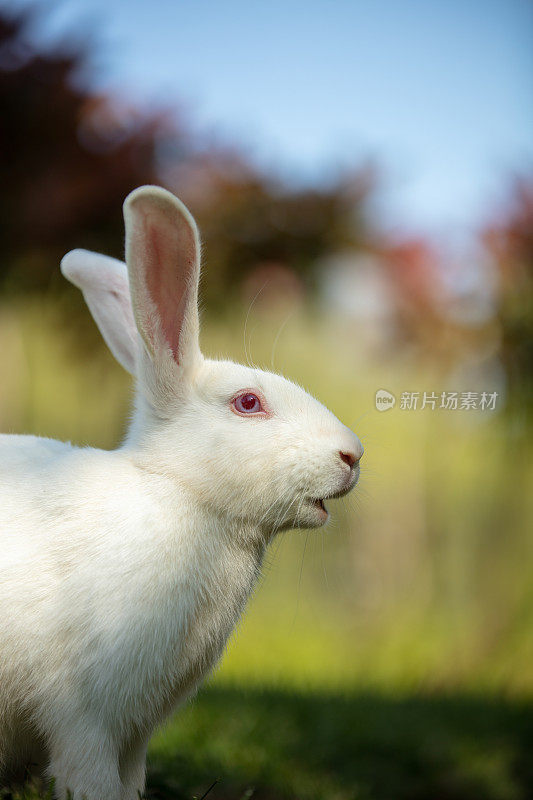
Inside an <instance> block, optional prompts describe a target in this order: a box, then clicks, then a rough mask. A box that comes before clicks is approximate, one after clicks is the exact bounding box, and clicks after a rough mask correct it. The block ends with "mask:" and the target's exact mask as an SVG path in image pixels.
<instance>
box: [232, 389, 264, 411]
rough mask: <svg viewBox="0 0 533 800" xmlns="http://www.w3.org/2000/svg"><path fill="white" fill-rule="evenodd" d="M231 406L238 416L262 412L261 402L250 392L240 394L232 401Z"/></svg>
mask: <svg viewBox="0 0 533 800" xmlns="http://www.w3.org/2000/svg"><path fill="white" fill-rule="evenodd" d="M233 405H234V407H235V410H236V411H238V412H239V414H258V413H259V412H260V411H264V408H263V406H262V405H261V400H260V399H259V398H258V396H257V395H256V394H252V393H251V392H246V394H240V395H239V396H238V397H236V398H235V400H234V401H233Z"/></svg>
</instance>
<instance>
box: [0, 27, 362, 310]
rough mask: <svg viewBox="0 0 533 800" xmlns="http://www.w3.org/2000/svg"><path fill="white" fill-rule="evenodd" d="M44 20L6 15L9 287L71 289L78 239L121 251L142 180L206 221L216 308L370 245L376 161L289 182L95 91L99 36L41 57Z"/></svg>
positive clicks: (306, 277) (3, 230)
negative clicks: (260, 284) (71, 258)
mask: <svg viewBox="0 0 533 800" xmlns="http://www.w3.org/2000/svg"><path fill="white" fill-rule="evenodd" d="M31 19H32V18H31V16H28V14H26V15H19V16H17V17H7V16H5V14H4V16H1V15H0V118H1V120H2V122H1V127H0V168H1V170H2V176H3V184H4V185H3V191H2V195H1V198H0V243H1V245H2V255H3V259H2V263H1V264H0V286H1V287H2V288H3V290H4V291H11V292H15V291H20V292H25V293H27V292H28V291H31V290H36V291H41V290H43V289H46V288H49V287H50V286H52V288H53V287H54V286H55V285H62V282H61V280H60V278H59V272H58V269H57V266H58V261H59V259H60V258H61V256H62V255H63V254H64V253H65V252H66V251H67V250H68V249H70V248H72V247H86V248H89V249H95V250H102V251H104V252H107V253H110V254H113V255H116V256H120V255H121V253H120V249H121V248H120V247H119V246H118V245H119V243H121V242H122V238H123V228H122V219H121V205H122V201H123V199H124V197H125V196H126V194H127V193H128V192H129V191H130V190H131V189H132V188H134V187H135V186H138V185H140V184H142V183H162V184H163V185H165V186H168V188H170V189H173V190H174V191H175V192H176V193H177V194H179V195H180V196H181V197H183V198H184V199H185V201H186V202H187V203H188V204H189V205H190V206H191V209H192V211H193V213H194V214H195V216H197V218H198V220H199V223H200V228H201V232H202V238H203V241H204V243H205V246H206V247H205V250H206V253H207V259H208V265H209V269H208V270H207V272H206V281H205V284H204V296H205V297H206V299H207V301H208V306H209V308H210V309H212V308H214V307H215V306H217V305H218V306H221V305H224V304H227V302H228V301H230V300H231V298H232V297H233V296H234V294H235V292H236V291H238V289H239V287H240V286H241V285H242V283H243V280H244V278H245V276H246V277H249V276H252V278H253V276H254V274H255V273H257V274H258V275H261V276H264V275H266V282H267V283H268V282H270V283H271V284H272V286H271V289H272V291H271V292H270V296H273V294H275V291H276V290H278V291H279V292H283V291H284V289H285V288H286V287H287V286H289V285H293V286H296V285H298V286H299V287H300V289H301V291H302V292H303V291H305V289H306V288H312V287H313V286H314V278H315V272H314V270H315V265H316V264H317V262H318V259H319V258H320V257H321V256H322V255H324V254H325V253H328V252H330V251H334V250H335V249H337V248H339V247H344V248H345V247H347V246H350V247H354V248H358V247H361V246H363V244H364V241H365V238H366V237H367V231H366V228H367V226H366V223H365V221H364V220H365V217H364V210H365V207H366V199H367V196H368V194H369V193H370V191H371V190H372V188H373V185H374V173H373V171H372V170H371V169H367V168H363V169H361V170H360V171H358V172H355V173H352V174H350V175H348V176H347V177H345V178H343V179H339V180H338V181H336V182H333V183H332V184H331V185H330V186H328V187H324V188H321V189H305V190H298V191H297V190H290V189H288V188H287V187H286V186H284V185H283V183H282V182H281V181H279V180H276V179H275V178H272V177H271V176H267V175H265V174H264V173H263V172H261V171H260V170H259V169H258V168H256V167H254V166H253V165H252V164H251V163H250V162H249V160H248V159H247V158H245V157H244V156H243V155H242V154H241V153H239V152H238V151H237V152H229V151H228V150H227V149H222V148H220V147H213V146H206V144H205V142H203V141H202V137H201V136H200V137H196V138H195V140H194V142H193V137H190V136H189V135H188V134H186V133H185V131H184V129H183V128H181V127H180V126H179V125H178V123H177V121H176V114H175V113H174V112H170V111H160V112H157V113H154V112H150V114H146V113H142V112H140V111H139V110H138V109H135V108H131V107H129V106H125V105H124V104H123V103H121V102H120V100H119V99H117V98H115V97H107V96H101V95H97V94H94V93H93V92H91V91H90V89H88V88H84V87H83V86H82V85H81V82H80V81H79V80H76V77H77V76H79V74H80V73H82V72H85V73H86V72H87V69H86V66H87V63H88V55H89V50H90V48H89V44H88V43H85V44H84V43H83V42H80V40H79V39H77V40H76V39H70V40H69V44H68V45H65V44H63V43H58V44H56V45H55V46H54V47H52V48H50V47H48V49H47V50H46V51H43V52H40V51H39V48H38V47H36V46H35V44H32V43H31V41H30V40H29V38H28V37H27V35H26V31H27V28H28V25H29V23H30V22H31ZM73 42H74V43H73ZM86 83H87V82H86ZM260 280H262V277H261V278H260ZM249 284H250V285H254V282H253V280H252V281H251V283H250V282H249Z"/></svg>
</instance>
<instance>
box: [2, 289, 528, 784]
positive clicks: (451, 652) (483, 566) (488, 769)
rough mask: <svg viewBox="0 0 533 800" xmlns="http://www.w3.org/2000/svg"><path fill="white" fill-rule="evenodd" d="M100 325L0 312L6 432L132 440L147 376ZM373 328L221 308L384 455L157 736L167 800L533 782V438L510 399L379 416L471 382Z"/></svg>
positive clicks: (245, 340)
mask: <svg viewBox="0 0 533 800" xmlns="http://www.w3.org/2000/svg"><path fill="white" fill-rule="evenodd" d="M80 324H81V323H80V322H79V320H78V318H77V317H75V316H74V315H72V314H70V313H69V308H68V305H67V304H65V303H57V302H51V301H46V300H42V299H41V300H35V301H31V302H30V301H27V302H25V303H18V304H17V303H11V304H7V303H5V304H4V305H2V306H0V348H1V350H0V353H1V355H0V363H1V368H2V381H1V383H0V427H1V428H2V430H4V431H8V432H29V433H39V434H41V435H46V436H53V437H57V438H61V439H69V440H71V441H73V442H74V443H76V444H80V445H94V446H100V447H106V448H107V447H113V446H114V445H116V444H117V443H118V442H119V441H120V438H121V436H122V435H123V432H124V428H125V424H126V420H127V416H128V409H129V404H130V399H131V385H130V379H129V376H128V375H126V373H124V372H123V371H122V370H121V368H120V367H119V366H118V365H117V364H115V362H114V361H113V359H112V357H111V356H110V355H109V354H107V352H106V351H105V349H104V347H103V346H101V345H100V343H99V340H98V339H97V338H96V335H91V334H90V333H89V332H88V331H89V329H88V327H84V326H83V325H82V327H80ZM88 325H89V323H87V326H88ZM359 334H360V332H359V331H358V330H357V329H356V328H350V327H347V326H346V325H342V324H341V323H340V322H339V321H333V320H331V319H326V318H322V317H317V316H316V314H314V313H312V312H310V311H308V312H301V313H296V314H293V315H292V316H291V317H290V318H289V319H287V318H286V317H285V316H284V315H283V314H280V315H275V314H272V315H270V316H268V315H263V314H261V313H259V312H255V313H254V312H253V311H252V313H250V315H249V317H248V320H246V319H245V317H244V315H241V313H240V312H234V313H231V314H230V313H228V314H227V315H226V316H225V317H224V318H221V319H217V320H206V321H205V325H204V332H203V337H202V342H203V349H204V352H205V353H206V354H207V355H210V356H215V357H216V356H230V357H233V358H235V359H237V360H241V361H246V360H247V359H251V360H253V362H254V363H256V364H258V365H259V366H263V367H265V368H267V369H271V368H272V365H274V368H275V369H276V371H280V372H282V373H283V374H285V375H286V376H287V377H290V378H292V379H293V380H295V381H297V382H299V383H301V384H302V385H303V386H305V387H306V388H307V389H308V390H310V391H311V392H312V393H313V394H315V395H316V396H317V397H318V398H319V399H320V400H321V401H323V402H324V403H325V404H326V405H328V406H329V407H330V408H331V409H332V410H333V411H334V412H335V413H336V414H337V416H339V417H340V418H341V419H342V420H343V421H344V422H345V423H346V424H347V425H349V426H350V427H352V428H353V429H354V430H355V431H356V432H357V433H358V435H359V436H360V438H361V439H362V441H363V443H364V445H365V450H366V452H365V456H364V459H363V462H362V476H361V481H360V485H359V487H358V489H357V490H356V491H355V492H354V493H352V495H351V496H350V497H348V498H346V499H344V500H342V501H334V502H331V503H330V512H331V516H332V521H331V522H330V524H329V525H328V527H327V528H325V529H322V530H320V531H311V532H290V533H288V534H285V535H283V536H282V537H280V538H279V539H278V540H277V541H275V542H274V544H273V546H272V548H271V550H270V553H269V557H268V560H267V564H266V566H265V570H264V575H263V577H262V580H261V583H260V586H259V587H258V591H257V592H256V594H255V596H254V598H253V599H252V601H251V603H250V605H249V609H248V612H247V614H246V617H245V619H244V621H243V623H242V624H241V626H240V628H239V629H238V630H237V632H236V634H235V635H234V637H233V639H232V641H231V642H230V644H229V646H228V652H227V655H226V657H225V659H224V660H223V662H222V665H221V667H220V668H219V670H218V671H217V673H216V674H215V675H214V676H213V677H212V679H211V680H210V682H209V684H208V686H207V688H205V689H203V690H202V691H201V693H200V695H199V697H198V699H197V700H196V701H194V702H193V703H192V704H191V705H190V706H189V707H188V708H187V709H185V710H184V711H182V712H181V713H180V714H178V716H177V718H176V720H174V721H172V722H171V723H170V724H169V726H167V727H166V728H165V729H164V730H163V731H161V732H160V733H158V735H157V736H156V737H155V739H154V741H153V743H152V747H151V757H150V761H149V763H150V764H151V772H150V780H149V791H151V792H152V793H153V796H156V797H157V796H159V797H167V798H170V797H176V798H181V797H184V798H185V797H193V795H196V796H197V797H201V796H202V793H203V792H205V791H206V790H207V789H208V788H209V786H210V785H211V784H212V783H213V782H214V781H215V780H216V779H219V782H218V783H217V784H216V786H215V787H214V788H213V789H212V790H211V793H210V797H213V798H216V797H218V798H236V799H237V798H244V797H251V796H254V797H262V798H277V797H301V798H310V799H311V798H338V800H348V799H349V798H354V800H355V799H356V798H364V799H365V800H366V799H367V798H368V800H370V799H372V800H373V799H374V798H384V799H385V798H387V799H388V798H390V799H391V800H394V799H395V798H428V799H429V798H431V800H433V798H435V799H436V798H450V799H451V798H457V799H459V798H472V799H473V798H479V797H487V798H501V800H503V799H504V798H505V799H507V798H508V799H509V800H515V798H516V800H518V799H519V798H524V799H525V798H526V797H529V796H531V795H532V794H533V774H532V768H531V766H527V765H528V764H530V760H529V758H528V755H527V753H528V752H529V751H528V747H529V749H530V743H531V741H533V728H532V717H531V710H532V709H531V703H532V699H531V698H532V695H533V537H532V536H531V530H532V528H533V525H532V522H533V493H532V491H531V486H532V478H533V474H532V473H533V467H532V459H531V450H532V443H531V440H530V439H528V438H527V437H526V436H524V434H523V432H522V433H521V434H520V435H517V434H516V431H514V430H513V426H512V425H510V424H509V420H508V419H507V418H506V417H505V415H504V414H502V413H491V412H488V411H485V412H481V411H441V410H437V409H436V410H429V409H424V410H420V409H418V410H416V411H414V410H410V411H407V410H402V409H400V408H399V403H397V405H396V407H395V408H394V409H392V410H390V411H387V412H385V413H383V412H381V413H380V412H378V411H377V410H376V409H375V404H374V395H375V392H376V390H377V389H381V388H385V389H387V390H389V391H391V392H393V393H394V394H395V395H396V397H397V398H398V399H399V397H400V395H401V393H402V392H403V391H406V390H409V391H420V392H423V391H425V390H426V391H435V392H437V393H438V392H439V391H440V390H441V389H442V388H453V389H458V390H460V391H461V390H463V389H468V388H469V387H468V386H452V387H450V386H449V385H448V384H447V383H446V381H447V375H446V373H445V372H444V369H443V367H442V365H441V364H440V363H439V362H438V361H435V360H432V359H431V358H428V357H426V358H425V359H421V358H418V359H415V358H414V357H408V356H407V355H406V354H405V353H404V352H402V351H400V350H397V349H395V348H394V345H393V343H391V348H390V352H389V353H387V355H383V354H382V355H381V356H380V357H379V359H378V358H377V357H376V356H373V355H371V354H370V353H369V352H368V350H366V349H365V348H363V347H362V346H361V345H360V344H358V341H359ZM487 388H488V389H490V388H491V387H487ZM527 742H529V746H528V745H527ZM250 792H251V794H250Z"/></svg>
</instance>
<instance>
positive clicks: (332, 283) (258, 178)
mask: <svg viewBox="0 0 533 800" xmlns="http://www.w3.org/2000/svg"><path fill="white" fill-rule="evenodd" d="M532 45H533V10H532V6H531V5H530V4H529V3H526V2H505V3H504V2H489V3H483V4H481V3H477V2H469V3H465V4H454V3H441V2H436V3H432V4H422V3H418V2H413V3H402V4H397V3H393V2H379V3H376V4H373V6H372V8H368V7H366V6H363V4H359V3H353V4H352V3H345V2H338V3H332V4H325V3H320V2H311V3H309V4H305V7H304V6H303V4H294V7H291V4H286V5H284V6H282V5H281V4H279V3H278V2H274V3H272V4H269V6H268V13H267V11H266V10H265V8H260V7H259V6H258V5H257V6H254V4H248V5H247V6H245V5H244V4H241V3H239V2H231V3H229V4H220V6H218V7H216V8H215V7H214V6H211V5H210V4H208V3H205V2H199V3H191V2H184V3H166V2H162V0H157V2H152V3H150V4H140V3H137V2H131V3H129V4H128V6H127V7H126V4H125V3H122V2H116V3H115V4H112V5H110V4H104V3H100V2H98V0H83V2H80V3H79V4H78V3H61V2H57V3H55V4H49V5H48V4H43V3H41V4H32V5H30V4H28V3H24V2H11V3H4V4H3V5H2V6H0V120H1V121H0V175H1V177H2V190H1V192H0V240H1V245H2V247H1V253H2V258H1V261H0V366H1V379H0V426H1V428H2V430H4V431H9V432H24V433H28V432H31V433H39V434H41V435H46V436H53V437H58V438H62V439H69V440H71V441H73V442H75V443H77V444H80V445H96V446H101V447H106V448H109V447H113V446H115V445H116V444H117V443H119V442H120V440H121V437H122V436H123V434H124V426H125V424H126V420H127V418H128V409H129V404H130V399H131V385H130V380H129V377H128V376H127V375H126V374H125V373H124V372H123V371H122V370H121V368H120V367H119V366H118V365H117V364H116V363H115V362H114V361H113V359H112V357H111V356H110V354H109V353H108V352H107V351H106V349H105V346H104V344H103V342H102V341H101V340H100V337H99V334H98V332H97V330H96V327H95V326H94V324H93V322H92V320H91V318H90V316H89V313H88V311H87V310H86V308H85V306H84V304H83V301H82V298H81V296H80V295H79V294H78V293H77V291H76V290H74V289H73V288H72V287H70V286H69V285H65V284H66V282H65V281H64V280H63V279H62V277H61V275H60V273H59V270H58V264H59V260H60V258H61V256H62V255H63V254H64V253H65V252H66V251H67V250H68V249H70V248H72V247H86V248H89V249H94V250H99V251H103V252H106V253H109V254H111V255H115V256H117V257H121V256H122V254H123V228H122V220H121V204H122V201H123V199H124V197H125V195H126V194H127V193H128V192H129V191H130V190H131V189H132V188H134V187H135V186H137V185H139V184H142V183H158V184H161V185H164V186H166V187H167V188H169V189H171V190H173V191H175V192H176V193H177V194H178V195H179V196H180V197H181V198H182V199H183V200H184V201H185V202H186V203H187V204H188V206H189V207H190V209H191V211H192V212H193V214H194V216H195V217H196V218H197V220H198V222H199V225H200V229H201V234H202V239H203V243H204V274H203V278H202V309H203V311H202V319H203V334H202V344H203V349H204V351H205V352H206V353H207V354H209V355H214V356H217V355H229V356H230V357H233V358H235V359H237V360H242V361H245V360H247V359H250V360H253V361H254V362H255V363H258V364H260V365H262V366H264V367H266V368H267V369H275V370H276V371H280V372H282V373H284V374H286V375H287V376H288V377H290V378H292V379H294V380H296V381H298V382H300V383H302V384H303V385H304V386H306V387H307V388H309V390H310V391H311V392H313V393H314V394H315V395H316V396H317V397H319V398H320V399H321V400H322V401H323V402H324V403H325V404H327V405H328V406H329V407H331V408H332V409H333V410H334V412H335V413H336V414H337V415H338V416H339V417H340V418H341V419H342V420H343V421H344V422H346V424H348V425H349V426H351V427H352V428H353V429H354V430H355V431H356V432H357V433H358V434H359V436H360V438H361V439H362V441H363V443H364V444H365V448H366V452H365V456H364V461H363V464H362V477H361V481H360V486H359V488H358V489H357V491H356V492H355V493H354V494H353V495H352V496H350V497H349V498H347V499H345V500H343V501H338V502H337V503H335V504H333V503H332V504H331V511H332V518H333V519H332V522H331V523H330V525H329V526H328V528H327V529H326V530H320V531H314V532H304V533H301V532H300V533H294V532H291V533H290V534H287V535H285V536H283V537H282V538H281V537H280V538H279V540H278V541H276V543H275V544H274V545H273V547H272V549H271V552H270V555H269V558H268V563H267V565H266V568H265V571H264V576H263V578H262V580H261V584H260V587H259V589H258V591H257V593H256V595H255V597H254V598H253V600H252V601H251V603H250V607H249V610H248V613H247V615H246V618H245V620H244V622H243V624H242V625H241V627H240V629H239V630H238V631H237V633H236V635H235V637H234V638H233V640H232V642H231V643H230V645H229V648H228V654H227V656H226V658H225V660H224V662H223V664H222V666H221V668H220V669H219V671H218V672H217V674H216V675H215V676H214V678H213V679H212V681H211V682H210V685H209V688H208V689H206V690H203V691H202V693H201V694H200V697H199V699H198V701H197V702H196V703H195V705H193V706H191V707H190V708H188V709H187V710H186V711H185V712H183V713H182V714H180V715H178V717H177V719H176V720H175V721H173V722H172V723H171V725H170V726H169V727H167V728H166V729H165V730H164V731H162V732H161V733H160V734H159V735H158V737H157V738H156V740H155V741H154V744H153V747H152V751H151V759H150V764H151V772H150V782H149V787H150V791H151V792H152V794H153V796H159V797H169V798H170V797H182V796H183V797H191V796H192V795H193V794H196V796H201V795H202V793H203V792H204V791H205V790H206V789H207V788H208V787H209V786H210V784H211V783H212V782H214V781H215V779H219V783H217V785H216V786H215V787H214V788H213V789H212V796H213V797H215V796H217V797H219V798H223V797H232V798H233V797H235V798H238V797H252V795H253V796H254V797H265V798H267V797H268V798H271V797H302V798H318V797H327V798H339V800H345V798H346V800H347V798H403V797H405V798H432V800H433V798H450V799H451V798H457V799H459V798H463V797H464V798H470V797H472V798H477V797H488V798H501V799H503V798H509V800H515V799H516V800H518V799H519V798H524V799H525V798H526V797H529V796H531V794H532V793H533V770H532V768H531V765H530V764H531V762H530V756H529V751H530V744H531V741H533V729H532V722H531V720H532V717H531V697H532V693H533V667H532V664H533V539H532V535H531V530H532V525H533V493H532V490H531V489H532V478H533V464H532V460H531V452H532V434H531V424H530V423H531V412H532V400H533V396H532V395H533V372H532V366H533V308H532V300H533V169H532V167H533V143H532V142H533V140H531V138H530V137H531V132H532V131H533V101H532V98H533V93H532V92H531V89H533V86H532V84H533V71H530V69H531V67H532V66H533V65H532V63H531V62H532V60H533V57H532V55H531V53H533V47H532ZM195 59H196V60H195ZM383 389H384V390H387V391H388V392H391V393H392V394H394V396H395V398H396V404H395V406H394V407H393V408H391V409H389V410H388V411H385V412H384V411H380V410H378V409H377V408H376V403H375V394H376V392H377V391H378V390H383ZM424 392H425V393H426V394H427V395H430V394H431V395H433V394H434V395H435V402H434V405H435V407H434V408H433V407H432V405H433V403H428V402H427V399H426V403H425V406H426V407H425V408H423V407H422V406H423V405H424V402H423V396H424ZM443 392H445V393H446V396H448V393H450V392H456V393H457V394H458V408H457V409H453V408H442V407H441V405H442V403H441V396H442V393H443ZM469 392H470V393H474V394H473V395H471V396H473V397H474V400H475V405H476V407H475V408H472V407H471V408H467V407H464V408H461V405H465V406H466V405H468V404H466V403H465V402H462V400H463V399H464V398H465V397H466V396H467V395H466V394H465V393H469ZM483 392H485V393H487V395H491V394H492V395H494V393H495V402H494V405H495V407H494V408H483V407H482V406H483V405H484V404H483V403H482V402H481V397H482V393H483ZM405 393H409V394H411V393H415V394H416V393H418V394H419V397H418V403H417V407H416V408H407V407H405V406H406V401H405ZM402 398H403V399H402ZM528 742H529V746H528ZM528 747H529V749H528ZM202 787H203V788H202Z"/></svg>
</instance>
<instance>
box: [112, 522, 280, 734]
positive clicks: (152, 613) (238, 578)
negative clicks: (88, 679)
mask: <svg viewBox="0 0 533 800" xmlns="http://www.w3.org/2000/svg"><path fill="white" fill-rule="evenodd" d="M171 538H172V537H171ZM263 552H264V545H263V544H259V542H258V540H256V541H255V543H253V544H251V543H250V541H247V542H246V541H242V538H241V542H240V543H236V542H235V541H234V540H233V539H232V537H231V536H228V534H227V532H221V531H220V530H218V529H217V528H213V526H207V525H205V524H204V525H203V526H202V527H201V529H200V530H196V531H194V532H190V531H188V532H187V535H184V536H178V537H176V540H175V541H173V542H172V544H171V545H170V546H169V548H168V550H167V552H166V553H164V554H160V555H159V557H158V558H157V560H155V559H151V562H152V563H151V565H150V569H146V570H143V571H142V577H141V576H139V578H140V580H138V583H137V587H136V592H135V594H136V600H135V602H133V603H129V604H128V607H125V608H124V611H125V614H124V617H123V619H122V624H121V637H123V642H124V647H123V648H122V649H121V650H122V651H121V657H120V663H119V664H117V665H116V666H117V671H116V672H115V676H116V677H117V678H118V676H121V678H120V679H121V680H122V683H121V685H120V686H118V685H117V683H116V682H114V683H115V687H114V689H113V692H114V696H115V698H117V699H118V698H119V697H121V701H120V702H121V705H122V708H123V709H129V711H130V713H131V714H132V715H133V717H134V719H132V721H134V722H135V723H136V724H137V725H140V726H142V727H144V726H147V725H148V726H150V725H152V724H155V723H157V722H159V721H160V720H161V719H162V718H163V717H164V716H165V715H166V714H167V713H169V711H171V710H172V709H173V708H174V707H175V706H176V705H177V704H179V703H180V702H182V701H183V700H184V699H186V698H187V697H188V696H189V695H190V694H191V693H192V692H194V690H195V689H196V687H197V686H198V684H199V683H200V681H201V680H202V679H203V678H204V677H205V675H206V674H207V673H208V672H209V671H210V670H211V669H212V668H213V667H214V665H215V664H216V662H217V661H218V660H219V658H220V657H221V655H222V653H223V650H224V646H225V644H226V642H227V640H228V637H229V636H230V635H231V632H232V630H233V629H234V627H235V625H236V623H237V622H238V619H239V617H240V616H241V614H242V612H243V610H244V606H245V604H246V601H247V599H248V597H249V595H250V593H251V591H252V589H253V586H254V584H255V581H256V579H257V576H258V574H259V570H260V566H261V561H262V557H263ZM110 644H111V643H110ZM116 645H117V639H116V637H115V639H114V641H113V645H112V646H113V648H114V650H115V652H117V647H116ZM124 676H126V681H124ZM112 702H114V701H112Z"/></svg>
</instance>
